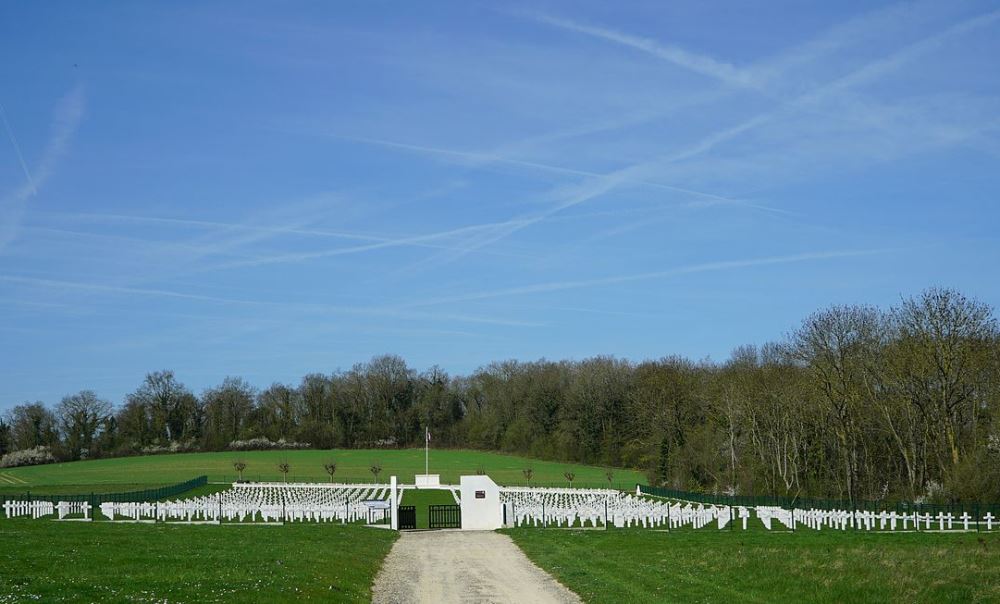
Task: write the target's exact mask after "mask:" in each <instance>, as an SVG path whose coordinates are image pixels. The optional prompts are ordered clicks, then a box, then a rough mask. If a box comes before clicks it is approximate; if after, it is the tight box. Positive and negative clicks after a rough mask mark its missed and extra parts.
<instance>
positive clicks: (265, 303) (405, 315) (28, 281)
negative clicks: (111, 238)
mask: <svg viewBox="0 0 1000 604" xmlns="http://www.w3.org/2000/svg"><path fill="white" fill-rule="evenodd" d="M0 282H5V283H11V284H15V285H22V286H30V287H40V288H47V289H54V290H61V291H65V292H75V293H79V292H88V293H93V294H103V295H114V296H140V297H152V298H167V299H174V300H187V301H191V302H204V303H211V304H221V305H232V306H242V307H248V308H272V309H282V310H284V311H285V312H299V313H302V312H311V313H323V314H331V313H336V314H347V315H359V316H375V317H390V318H395V319H404V320H405V319H413V320H427V321H444V322H452V321H455V322H462V323H482V324H488V325H503V326H509V327H538V326H539V325H540V324H539V323H538V322H535V321H520V320H517V319H505V318H498V317H483V316H478V315H469V314H454V313H427V312H421V311H410V310H406V309H403V308H387V307H383V308H380V307H377V306H363V307H355V306H338V305H332V304H315V303H307V302H294V303H292V302H275V301H269V300H245V299H239V298H227V297H221V296H211V295H204V294H192V293H187V292H178V291H173V290H167V289H162V288H143V287H127V286H118V285H107V284H100V283H92V282H80V281H68V280H61V279H41V278H36V277H22V276H18V275H0Z"/></svg>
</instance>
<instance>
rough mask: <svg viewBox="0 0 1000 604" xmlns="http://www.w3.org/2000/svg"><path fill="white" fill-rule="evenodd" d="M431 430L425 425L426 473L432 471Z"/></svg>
mask: <svg viewBox="0 0 1000 604" xmlns="http://www.w3.org/2000/svg"><path fill="white" fill-rule="evenodd" d="M430 435H431V432H430V430H428V429H427V427H426V426H424V475H425V476H426V475H427V474H429V473H430V445H431V439H430Z"/></svg>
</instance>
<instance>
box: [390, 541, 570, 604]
mask: <svg viewBox="0 0 1000 604" xmlns="http://www.w3.org/2000/svg"><path fill="white" fill-rule="evenodd" d="M372 593H373V599H372V601H373V602H375V603H377V604H401V603H407V604H409V603H411V602H426V603H434V604H437V603H451V602H477V603H478V602H518V603H532V604H542V603H546V604H547V603H550V602H552V603H564V602H566V603H568V602H574V603H576V602H580V598H578V597H577V596H576V594H574V593H573V592H571V591H569V590H568V589H566V588H565V587H563V586H562V585H561V584H559V583H558V582H557V581H556V580H555V579H553V578H552V577H551V576H550V575H549V574H548V573H546V572H545V571H543V570H542V569H540V568H538V567H537V566H535V565H534V564H532V562H531V561H530V560H528V557H527V556H525V555H524V553H523V552H522V551H521V550H520V549H519V548H518V547H517V546H516V545H514V542H513V541H511V539H510V537H508V536H506V535H501V534H499V533H493V532H488V531H464V532H460V531H428V532H414V533H403V534H402V535H400V538H399V541H397V542H396V544H395V545H394V546H393V548H392V551H391V552H389V556H388V557H386V559H385V565H384V566H383V567H382V571H381V572H380V573H379V575H378V577H376V579H375V585H374V587H373V589H372Z"/></svg>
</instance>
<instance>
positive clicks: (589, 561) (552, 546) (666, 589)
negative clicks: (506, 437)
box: [505, 529, 1000, 603]
mask: <svg viewBox="0 0 1000 604" xmlns="http://www.w3.org/2000/svg"><path fill="white" fill-rule="evenodd" d="M505 532H506V533H507V534H509V535H510V536H511V537H512V538H513V539H514V541H515V542H516V543H517V544H518V545H519V546H520V547H521V549H522V550H524V552H525V553H526V554H527V555H528V557H529V558H531V559H532V560H533V561H534V562H535V563H536V564H538V565H539V566H541V567H542V568H544V569H546V570H547V571H549V572H550V573H552V574H553V575H554V576H555V577H556V578H557V579H558V580H559V581H560V582H562V583H563V584H564V585H566V586H567V587H569V588H570V589H572V590H573V591H575V592H576V593H577V594H579V595H580V597H581V598H583V600H584V601H585V602H595V603H604V602H607V603H620V602H804V601H808V602H831V603H833V602H837V603H840V602H928V603H930V602H934V603H938V602H997V601H1000V534H997V533H993V534H981V535H980V534H977V533H963V534H930V533H906V534H866V533H851V532H849V533H840V532H834V531H821V532H816V531H800V532H797V533H768V532H760V531H749V532H732V533H731V532H728V531H719V532H715V531H711V530H708V529H702V530H699V531H677V532H671V533H662V532H651V531H633V530H625V531H622V530H619V531H616V530H610V531H577V530H541V529H512V530H508V531H505Z"/></svg>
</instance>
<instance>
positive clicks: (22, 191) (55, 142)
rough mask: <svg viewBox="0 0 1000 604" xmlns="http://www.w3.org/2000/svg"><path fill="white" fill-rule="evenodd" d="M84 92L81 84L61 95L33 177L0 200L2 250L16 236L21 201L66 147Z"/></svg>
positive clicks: (45, 177) (80, 114) (44, 178)
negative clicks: (50, 131)
mask: <svg viewBox="0 0 1000 604" xmlns="http://www.w3.org/2000/svg"><path fill="white" fill-rule="evenodd" d="M83 109H84V93H83V86H80V85H78V86H76V88H74V89H73V90H71V91H70V92H69V94H67V95H66V96H64V97H63V98H62V99H61V100H60V101H59V104H58V106H57V107H56V111H55V118H54V120H53V122H52V133H51V135H50V137H49V141H48V144H46V145H45V150H44V151H43V152H42V157H41V159H40V160H39V162H38V164H37V165H36V166H35V169H34V173H33V178H29V180H28V183H27V184H26V185H25V186H23V187H20V188H18V189H17V190H15V191H14V192H13V193H12V194H10V195H9V196H7V197H5V198H3V199H0V211H2V214H0V249H3V248H4V247H5V246H6V245H7V244H8V243H9V242H11V241H12V240H13V239H14V238H15V237H16V236H17V228H18V226H19V224H20V222H21V215H22V214H23V212H24V205H25V202H26V201H27V200H28V198H29V197H32V196H34V195H35V194H37V192H38V189H40V188H41V187H42V186H43V185H44V184H45V182H46V181H47V180H48V179H49V177H50V176H51V175H52V173H53V171H54V170H55V167H56V164H57V163H58V161H59V159H60V158H61V157H62V156H63V154H65V153H66V150H67V149H68V148H69V143H70V140H71V139H72V138H73V134H74V133H75V132H76V129H77V127H78V126H79V125H80V120H81V118H82V117H83ZM8 132H9V131H8Z"/></svg>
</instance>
